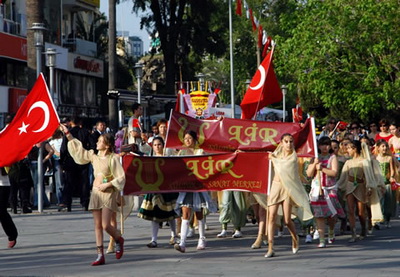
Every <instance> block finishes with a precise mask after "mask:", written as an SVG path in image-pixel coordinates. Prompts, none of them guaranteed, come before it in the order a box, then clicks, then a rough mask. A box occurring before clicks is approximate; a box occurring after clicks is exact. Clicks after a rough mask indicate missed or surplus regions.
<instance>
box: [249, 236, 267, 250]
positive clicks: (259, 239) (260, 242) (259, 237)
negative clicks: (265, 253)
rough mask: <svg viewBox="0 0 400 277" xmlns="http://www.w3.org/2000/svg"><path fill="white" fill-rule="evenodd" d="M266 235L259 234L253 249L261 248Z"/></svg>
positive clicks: (252, 246)
mask: <svg viewBox="0 0 400 277" xmlns="http://www.w3.org/2000/svg"><path fill="white" fill-rule="evenodd" d="M263 239H264V236H263V234H258V236H257V239H256V241H255V242H254V243H253V244H252V245H251V249H259V248H261V244H262V243H263Z"/></svg>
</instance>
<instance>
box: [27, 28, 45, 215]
mask: <svg viewBox="0 0 400 277" xmlns="http://www.w3.org/2000/svg"><path fill="white" fill-rule="evenodd" d="M30 30H33V32H34V36H33V37H34V42H35V47H36V75H37V77H39V75H40V72H41V71H42V48H43V33H44V31H45V30H47V29H46V28H45V27H44V24H43V23H33V24H32V27H31V28H30ZM37 170H38V180H37V194H38V212H39V213H42V212H43V193H44V187H43V178H44V168H43V144H42V145H41V146H40V148H39V155H38V168H37Z"/></svg>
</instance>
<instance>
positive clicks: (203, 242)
mask: <svg viewBox="0 0 400 277" xmlns="http://www.w3.org/2000/svg"><path fill="white" fill-rule="evenodd" d="M204 249H206V238H205V237H201V238H199V242H198V244H197V250H204Z"/></svg>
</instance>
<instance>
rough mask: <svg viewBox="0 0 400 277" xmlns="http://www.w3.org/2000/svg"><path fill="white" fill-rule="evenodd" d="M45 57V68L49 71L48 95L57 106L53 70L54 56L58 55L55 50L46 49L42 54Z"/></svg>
mask: <svg viewBox="0 0 400 277" xmlns="http://www.w3.org/2000/svg"><path fill="white" fill-rule="evenodd" d="M43 54H45V55H46V58H47V59H46V66H48V67H49V69H50V77H49V78H50V94H51V97H52V98H53V101H54V105H55V106H56V108H57V106H58V97H56V95H57V93H55V91H54V68H55V67H56V60H57V59H56V55H57V54H58V53H57V51H56V49H54V48H47V51H46V52H43Z"/></svg>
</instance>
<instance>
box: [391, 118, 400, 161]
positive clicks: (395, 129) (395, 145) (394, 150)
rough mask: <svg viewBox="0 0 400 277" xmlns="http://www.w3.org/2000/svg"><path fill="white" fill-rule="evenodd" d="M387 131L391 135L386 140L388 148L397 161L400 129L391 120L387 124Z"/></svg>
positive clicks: (399, 148) (399, 150)
mask: <svg viewBox="0 0 400 277" xmlns="http://www.w3.org/2000/svg"><path fill="white" fill-rule="evenodd" d="M389 131H390V133H391V134H392V135H393V137H391V138H390V139H389V141H388V143H389V148H390V150H392V153H393V155H394V157H395V158H396V160H397V161H400V130H399V128H398V126H397V123H395V122H392V123H390V126H389Z"/></svg>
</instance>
